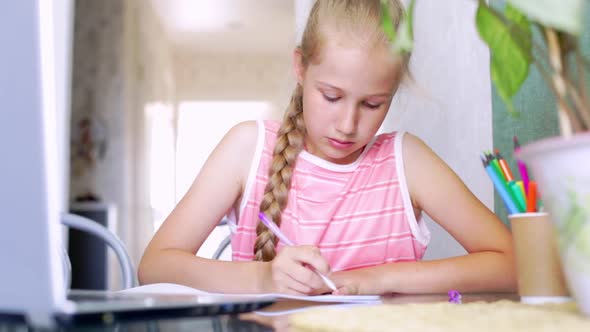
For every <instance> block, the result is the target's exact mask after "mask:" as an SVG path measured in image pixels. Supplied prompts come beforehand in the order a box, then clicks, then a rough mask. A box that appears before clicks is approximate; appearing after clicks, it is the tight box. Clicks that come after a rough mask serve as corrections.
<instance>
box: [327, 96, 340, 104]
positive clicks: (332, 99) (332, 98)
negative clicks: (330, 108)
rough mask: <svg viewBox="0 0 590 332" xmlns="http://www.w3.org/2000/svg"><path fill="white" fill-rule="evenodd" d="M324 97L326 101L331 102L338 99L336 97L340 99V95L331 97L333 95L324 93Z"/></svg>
mask: <svg viewBox="0 0 590 332" xmlns="http://www.w3.org/2000/svg"><path fill="white" fill-rule="evenodd" d="M324 99H326V100H327V101H329V102H331V103H333V102H336V101H338V99H340V97H333V96H328V95H324Z"/></svg>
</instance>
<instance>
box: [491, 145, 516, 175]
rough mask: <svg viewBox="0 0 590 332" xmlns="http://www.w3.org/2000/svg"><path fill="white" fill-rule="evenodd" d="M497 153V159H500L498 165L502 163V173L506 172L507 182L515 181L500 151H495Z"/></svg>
mask: <svg viewBox="0 0 590 332" xmlns="http://www.w3.org/2000/svg"><path fill="white" fill-rule="evenodd" d="M494 152H496V159H498V163H500V167H501V168H502V172H504V176H505V177H506V181H508V182H510V181H514V176H513V175H512V171H510V167H509V166H508V163H507V162H506V160H505V159H504V158H502V155H501V154H500V150H498V149H495V150H494Z"/></svg>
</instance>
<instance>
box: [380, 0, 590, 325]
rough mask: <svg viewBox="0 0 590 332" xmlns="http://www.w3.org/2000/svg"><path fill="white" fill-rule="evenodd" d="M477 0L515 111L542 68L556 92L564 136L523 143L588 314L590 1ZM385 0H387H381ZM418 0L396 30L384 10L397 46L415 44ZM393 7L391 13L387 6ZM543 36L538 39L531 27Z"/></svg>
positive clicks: (501, 90) (479, 19)
mask: <svg viewBox="0 0 590 332" xmlns="http://www.w3.org/2000/svg"><path fill="white" fill-rule="evenodd" d="M497 2H499V1H496V3H494V0H490V1H487V2H486V1H484V0H478V8H477V13H476V18H475V24H476V27H477V30H478V32H479V34H480V36H481V38H482V40H483V41H484V42H485V43H486V44H487V45H488V46H489V48H490V55H491V61H490V73H491V77H492V81H493V83H494V86H495V87H496V90H497V92H498V94H499V95H500V97H501V98H502V100H503V101H504V102H505V104H506V105H507V108H508V110H509V112H510V113H511V114H513V115H518V111H517V110H516V109H515V108H514V106H513V105H512V97H513V96H514V95H515V94H516V93H517V92H518V91H519V89H520V88H521V86H522V85H523V83H524V81H525V80H526V78H527V77H528V75H529V68H530V66H531V65H534V66H536V68H537V69H538V70H539V72H540V73H541V74H542V77H543V78H544V80H545V82H546V83H547V86H548V87H549V88H550V90H551V91H552V92H553V95H554V96H555V100H556V104H555V111H556V112H557V114H558V119H559V128H560V132H561V135H560V136H558V137H554V138H549V139H543V140H540V141H537V142H533V143H531V144H528V145H526V146H523V147H522V148H521V149H520V151H519V152H518V153H517V155H516V158H518V159H522V160H523V161H524V162H526V163H527V165H528V167H529V170H530V171H531V172H532V175H533V176H534V177H535V178H536V180H537V182H538V184H539V191H540V192H541V196H542V198H543V202H544V205H545V207H546V208H547V210H548V212H549V213H550V215H551V219H552V221H553V225H554V226H555V230H556V234H557V239H558V247H559V252H560V256H561V259H562V265H563V270H564V274H565V277H566V280H567V283H568V287H569V289H570V292H571V294H572V295H573V297H574V299H575V300H576V301H577V303H578V306H579V308H580V310H581V311H582V312H583V313H585V314H586V315H590V98H589V96H588V82H590V81H588V80H587V79H586V77H587V74H588V72H590V61H589V60H588V59H587V58H586V57H585V56H584V55H583V54H582V51H581V48H580V46H581V42H582V41H581V39H580V36H581V34H582V30H583V23H584V22H583V19H584V17H583V13H584V8H585V6H586V5H587V4H586V3H587V0H505V1H502V3H505V6H504V7H503V9H502V10H500V9H498V8H499V6H494V5H498V3H497ZM382 3H383V4H384V6H386V5H385V2H382ZM413 8H414V0H412V1H411V2H410V4H409V7H408V11H407V14H406V16H405V17H404V19H403V20H402V22H401V23H400V26H399V27H398V29H397V30H396V29H394V27H393V24H392V22H391V19H390V18H389V17H388V16H387V15H384V16H383V20H382V23H383V28H384V30H385V31H386V32H387V34H388V35H389V37H390V39H391V40H392V45H393V48H394V51H396V52H409V51H411V48H412V40H413V38H412V17H413ZM384 12H387V11H384ZM535 30H536V31H537V32H538V33H539V34H540V35H541V36H542V38H534V37H533V31H535Z"/></svg>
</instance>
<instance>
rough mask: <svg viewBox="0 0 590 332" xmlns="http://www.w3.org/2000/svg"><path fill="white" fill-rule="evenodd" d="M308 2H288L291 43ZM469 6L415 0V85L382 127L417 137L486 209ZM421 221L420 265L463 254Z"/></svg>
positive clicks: (484, 99) (485, 81)
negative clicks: (425, 241)
mask: <svg viewBox="0 0 590 332" xmlns="http://www.w3.org/2000/svg"><path fill="white" fill-rule="evenodd" d="M313 2H314V1H313V0H298V1H296V5H295V9H296V18H297V36H298V38H300V36H301V34H302V31H303V28H304V26H303V25H304V24H305V21H306V20H305V19H302V18H305V17H307V15H308V12H309V9H310V8H311V6H312V4H313ZM476 5H477V2H476V1H472V0H445V1H424V0H422V1H417V5H416V13H415V15H416V16H415V23H414V34H415V49H414V51H413V55H412V61H411V65H410V70H411V74H412V75H413V77H414V79H415V83H414V84H406V86H402V87H401V88H400V91H398V93H397V95H396V97H395V99H394V102H393V104H392V106H391V109H390V112H389V114H388V117H387V118H386V120H385V122H384V124H383V127H382V129H383V130H385V131H391V130H397V129H404V130H407V131H409V132H411V133H413V134H414V135H417V136H418V137H420V138H421V139H423V140H424V141H425V142H426V143H427V144H428V145H429V146H430V147H431V148H432V149H433V150H434V151H435V152H436V153H437V154H438V155H439V156H440V157H441V158H442V159H443V160H445V161H446V162H447V163H448V164H449V165H450V167H451V168H452V169H453V170H454V171H455V172H456V173H458V175H459V176H460V177H461V178H462V179H463V181H464V182H465V183H466V185H467V186H468V187H469V188H470V189H471V191H473V192H474V194H475V195H476V196H477V197H478V198H479V199H480V200H481V201H482V202H484V204H486V205H487V206H488V207H489V208H493V188H492V186H491V183H490V182H489V180H487V178H486V177H485V173H484V172H483V170H482V168H481V164H480V162H479V157H478V156H479V153H480V152H481V151H482V150H484V149H489V148H490V147H491V146H492V105H491V86H490V77H489V71H488V63H489V55H488V52H487V48H486V47H485V46H484V44H483V43H482V42H481V41H480V39H479V37H478V35H477V33H476V31H475V27H474V13H475V8H476ZM474 222H477V221H476V220H474ZM427 223H428V226H429V228H430V230H431V231H432V241H431V243H430V246H429V248H428V250H427V252H426V256H425V258H426V259H433V258H439V257H448V256H454V255H458V254H463V253H465V251H464V249H463V248H462V247H461V246H460V245H459V244H458V243H457V242H456V241H455V240H454V239H453V238H452V237H451V236H450V235H449V234H448V233H447V232H446V231H444V230H443V229H442V228H441V227H440V226H438V224H436V223H435V222H433V221H432V220H431V219H430V218H428V217H427Z"/></svg>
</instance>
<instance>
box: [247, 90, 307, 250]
mask: <svg viewBox="0 0 590 332" xmlns="http://www.w3.org/2000/svg"><path fill="white" fill-rule="evenodd" d="M302 96H303V90H302V88H301V86H300V85H297V88H295V91H294V92H293V96H292V97H291V102H290V104H289V107H288V108H287V111H286V112H285V116H284V118H283V122H282V124H281V127H280V128H279V131H278V132H277V141H276V144H275V147H274V151H273V157H272V163H271V166H270V169H269V171H268V183H267V184H266V188H265V189H264V196H263V198H262V201H261V202H260V211H261V212H264V214H266V216H268V217H269V218H270V219H271V220H272V221H274V222H275V223H276V224H277V226H280V225H281V213H282V212H283V210H284V209H285V207H286V206H287V201H288V196H289V189H290V188H291V176H292V175H293V169H294V168H295V161H296V160H297V156H298V155H299V152H301V150H302V149H303V140H304V137H305V125H304V123H303V105H302ZM256 234H257V235H258V237H257V238H256V242H255V243H254V256H255V260H257V261H270V260H272V259H273V258H274V257H275V256H276V252H275V247H276V244H277V237H276V236H275V235H274V234H273V233H272V232H270V231H269V230H268V228H267V227H266V226H265V225H264V224H263V223H261V222H260V221H259V222H258V226H257V227H256Z"/></svg>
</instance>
